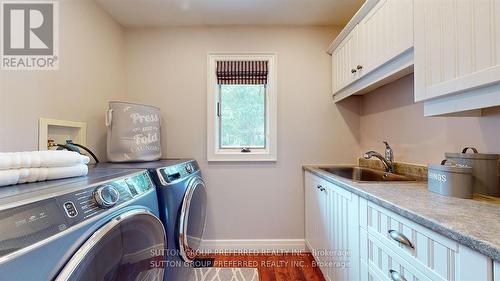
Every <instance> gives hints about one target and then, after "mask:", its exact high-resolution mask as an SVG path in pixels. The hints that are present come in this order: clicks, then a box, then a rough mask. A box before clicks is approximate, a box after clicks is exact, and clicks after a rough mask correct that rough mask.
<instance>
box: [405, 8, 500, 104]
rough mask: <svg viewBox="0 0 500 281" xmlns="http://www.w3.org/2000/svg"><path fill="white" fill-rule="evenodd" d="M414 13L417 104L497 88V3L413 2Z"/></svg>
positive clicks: (499, 70)
mask: <svg viewBox="0 0 500 281" xmlns="http://www.w3.org/2000/svg"><path fill="white" fill-rule="evenodd" d="M414 12H415V22H414V26H415V29H414V32H415V100H416V101H421V100H428V99H432V98H436V97H443V96H446V95H451V94H457V93H463V92H469V91H473V90H474V91H475V90H478V89H482V88H485V87H489V86H495V87H500V86H499V85H500V0H459V1H449V0H433V1H425V0H416V1H415V7H414ZM490 89H491V88H490ZM497 91H498V88H497ZM497 95H498V92H497ZM492 105H493V104H491V105H490V106H492Z"/></svg>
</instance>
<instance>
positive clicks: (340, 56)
mask: <svg viewBox="0 0 500 281" xmlns="http://www.w3.org/2000/svg"><path fill="white" fill-rule="evenodd" d="M357 65H358V27H357V26H356V27H355V28H354V29H353V30H352V31H351V33H349V35H348V36H347V37H346V38H345V39H344V40H343V41H342V43H340V45H339V46H338V47H337V48H336V49H335V50H334V51H333V53H332V87H333V93H336V92H338V91H339V90H341V89H342V88H344V87H345V86H347V85H349V84H350V83H352V82H353V81H354V80H356V78H357V69H356V66H357Z"/></svg>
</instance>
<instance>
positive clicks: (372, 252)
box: [361, 232, 435, 281]
mask: <svg viewBox="0 0 500 281" xmlns="http://www.w3.org/2000/svg"><path fill="white" fill-rule="evenodd" d="M365 233H366V232H365ZM363 237H366V239H365V240H364V241H363ZM361 243H362V244H361V245H362V247H363V246H365V245H366V247H367V256H366V265H367V266H368V269H367V271H368V280H392V281H404V280H407V281H431V280H435V279H431V278H429V277H428V276H426V275H425V274H423V273H422V272H420V271H419V270H417V269H416V268H415V267H413V266H412V265H411V264H410V263H409V262H408V261H407V260H405V259H404V258H402V257H400V256H399V255H398V254H396V253H395V252H393V251H392V250H391V249H390V248H389V247H388V246H387V245H386V244H384V243H382V242H381V241H379V240H378V239H377V238H375V237H374V236H373V235H372V234H369V233H366V236H365V235H362V239H361ZM365 243H366V244H365Z"/></svg>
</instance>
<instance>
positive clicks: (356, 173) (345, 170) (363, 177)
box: [319, 167, 417, 182]
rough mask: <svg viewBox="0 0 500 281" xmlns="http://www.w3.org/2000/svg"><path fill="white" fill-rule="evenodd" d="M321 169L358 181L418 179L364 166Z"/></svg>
mask: <svg viewBox="0 0 500 281" xmlns="http://www.w3.org/2000/svg"><path fill="white" fill-rule="evenodd" d="M319 169H320V170H323V171H325V172H328V173H330V174H334V175H337V176H339V177H343V178H346V179H349V180H353V181H357V182H387V181H417V180H416V179H413V178H411V177H407V176H402V175H397V174H393V173H387V172H384V171H379V170H374V169H369V168H364V167H328V168H326V167H325V168H319Z"/></svg>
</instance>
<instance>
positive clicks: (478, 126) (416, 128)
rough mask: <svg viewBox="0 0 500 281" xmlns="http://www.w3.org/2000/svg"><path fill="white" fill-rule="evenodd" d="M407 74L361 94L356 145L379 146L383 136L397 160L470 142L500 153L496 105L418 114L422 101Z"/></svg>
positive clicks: (434, 157)
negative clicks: (474, 111)
mask: <svg viewBox="0 0 500 281" xmlns="http://www.w3.org/2000/svg"><path fill="white" fill-rule="evenodd" d="M413 98H414V94H413V74H412V75H408V76H406V77H403V78H401V79H400V80H398V81H396V82H393V83H391V84H389V85H386V86H384V87H381V88H379V89H377V90H375V91H373V92H372V93H369V94H367V95H365V96H363V98H362V100H361V120H360V125H361V126H360V132H361V149H362V151H363V152H365V151H368V150H372V149H375V150H377V151H380V152H383V149H384V146H383V144H382V141H383V140H387V141H388V142H389V143H390V144H391V145H392V146H393V148H394V150H395V158H396V160H397V161H403V162H410V163H420V164H429V163H439V162H440V161H441V160H442V159H444V153H445V152H459V151H461V149H462V148H463V147H466V146H475V147H476V148H477V149H479V151H480V152H483V153H500V146H499V142H498V140H499V139H500V107H497V108H490V109H485V110H483V114H484V116H482V117H424V108H423V103H414V101H413Z"/></svg>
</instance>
